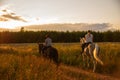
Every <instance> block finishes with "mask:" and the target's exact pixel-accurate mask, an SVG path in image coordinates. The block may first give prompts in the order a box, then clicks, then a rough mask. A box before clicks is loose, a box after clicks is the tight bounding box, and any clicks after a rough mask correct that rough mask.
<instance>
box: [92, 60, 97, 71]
mask: <svg viewBox="0 0 120 80" xmlns="http://www.w3.org/2000/svg"><path fill="white" fill-rule="evenodd" d="M93 64H94V66H93V72H95V71H96V66H97V61H96V60H95V59H94V60H93Z"/></svg>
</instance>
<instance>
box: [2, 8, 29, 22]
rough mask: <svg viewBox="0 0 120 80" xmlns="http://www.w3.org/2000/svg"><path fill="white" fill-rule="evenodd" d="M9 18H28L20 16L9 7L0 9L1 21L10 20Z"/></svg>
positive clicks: (19, 19)
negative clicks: (8, 8)
mask: <svg viewBox="0 0 120 80" xmlns="http://www.w3.org/2000/svg"><path fill="white" fill-rule="evenodd" d="M9 20H16V21H22V22H27V20H25V19H24V18H22V16H18V15H16V14H15V13H14V12H12V11H10V10H7V9H3V10H0V21H9Z"/></svg>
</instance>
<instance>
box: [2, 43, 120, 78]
mask: <svg viewBox="0 0 120 80" xmlns="http://www.w3.org/2000/svg"><path fill="white" fill-rule="evenodd" d="M98 44H99V46H100V48H101V51H100V58H101V59H102V61H103V62H104V64H105V65H104V66H101V65H99V64H98V65H97V71H96V72H97V73H101V74H107V75H113V76H117V77H118V76H119V75H118V74H120V63H119V60H120V43H98ZM53 46H54V47H56V48H57V50H58V53H59V60H60V62H61V63H62V64H65V65H67V66H72V67H74V68H76V67H77V68H82V69H83V68H86V67H83V63H84V62H83V61H82V56H79V57H76V55H79V54H80V51H81V48H80V44H79V43H70V44H69V43H67V44H66V43H57V44H54V45H53ZM91 64H92V63H91ZM91 69H92V68H90V69H89V70H91ZM63 75H64V76H63ZM65 76H71V77H72V78H77V79H82V80H84V79H87V80H89V79H92V80H97V79H93V78H92V77H91V78H90V77H89V76H85V75H82V74H77V73H75V72H71V71H70V70H65V69H63V71H62V69H61V71H58V70H57V69H56V65H55V64H53V63H52V62H49V60H46V59H44V58H43V57H41V56H40V54H39V53H38V46H37V44H3V45H1V46H0V80H65V79H66V78H65ZM66 80H67V79H66ZM98 80H99V79H98Z"/></svg>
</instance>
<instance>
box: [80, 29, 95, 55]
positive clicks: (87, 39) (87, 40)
mask: <svg viewBox="0 0 120 80" xmlns="http://www.w3.org/2000/svg"><path fill="white" fill-rule="evenodd" d="M84 40H85V43H84V44H82V46H81V47H82V52H81V54H82V53H83V52H84V48H85V47H87V46H88V45H89V44H91V43H93V35H92V34H91V31H90V30H88V32H87V34H86V35H85V38H84Z"/></svg>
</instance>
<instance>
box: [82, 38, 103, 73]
mask: <svg viewBox="0 0 120 80" xmlns="http://www.w3.org/2000/svg"><path fill="white" fill-rule="evenodd" d="M80 42H81V44H84V43H85V39H84V38H80ZM99 52H100V47H99V46H98V44H97V43H91V44H89V45H88V46H87V47H85V48H84V52H83V53H82V56H83V61H85V59H87V64H88V67H89V60H92V62H93V65H94V66H93V72H95V70H96V65H97V62H98V63H100V64H101V65H103V62H102V61H101V60H100V58H99V57H98V55H99V54H100V53H99Z"/></svg>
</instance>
